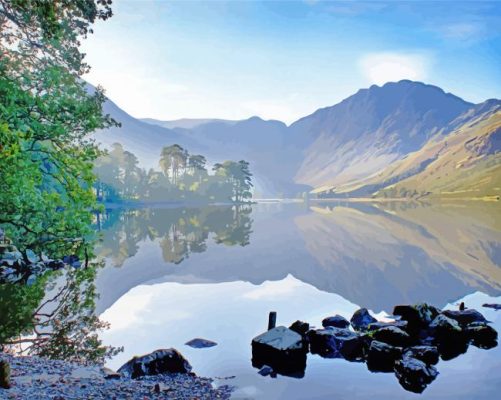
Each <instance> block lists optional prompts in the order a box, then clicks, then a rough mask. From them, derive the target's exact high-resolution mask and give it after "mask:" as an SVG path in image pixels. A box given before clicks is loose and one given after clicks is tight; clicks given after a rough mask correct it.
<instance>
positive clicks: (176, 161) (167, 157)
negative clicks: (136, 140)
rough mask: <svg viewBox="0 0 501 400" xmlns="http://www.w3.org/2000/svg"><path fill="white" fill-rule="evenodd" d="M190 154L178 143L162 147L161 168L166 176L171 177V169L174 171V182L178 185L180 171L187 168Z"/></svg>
mask: <svg viewBox="0 0 501 400" xmlns="http://www.w3.org/2000/svg"><path fill="white" fill-rule="evenodd" d="M188 157H189V154H188V152H187V151H186V150H185V149H183V148H182V147H181V146H179V145H178V144H173V145H172V146H167V147H164V148H163V149H162V152H161V154H160V168H161V169H162V171H163V172H164V174H165V176H166V177H167V178H168V177H169V171H172V175H171V176H172V183H173V184H174V185H177V183H178V180H179V172H180V171H181V169H185V168H186V162H187V160H188Z"/></svg>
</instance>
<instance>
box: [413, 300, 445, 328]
mask: <svg viewBox="0 0 501 400" xmlns="http://www.w3.org/2000/svg"><path fill="white" fill-rule="evenodd" d="M415 307H416V310H417V312H418V315H419V320H420V322H421V325H422V326H427V325H429V324H431V322H432V321H433V320H434V319H435V318H436V317H437V316H438V315H440V313H441V310H439V309H438V308H437V307H434V306H432V305H429V304H427V303H420V304H417V305H416V306H415Z"/></svg>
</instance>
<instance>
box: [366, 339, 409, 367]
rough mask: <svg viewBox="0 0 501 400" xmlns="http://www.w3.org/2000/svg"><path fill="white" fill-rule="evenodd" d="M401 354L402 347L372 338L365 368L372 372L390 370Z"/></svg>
mask: <svg viewBox="0 0 501 400" xmlns="http://www.w3.org/2000/svg"><path fill="white" fill-rule="evenodd" d="M401 356H402V348H400V347H394V346H390V345H389V344H386V343H383V342H379V341H377V340H373V341H372V342H371V345H370V347H369V352H368V354H367V368H369V370H370V371H374V372H391V371H393V367H394V365H395V361H396V360H397V359H399V358H400V357H401Z"/></svg>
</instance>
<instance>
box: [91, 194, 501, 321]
mask: <svg viewBox="0 0 501 400" xmlns="http://www.w3.org/2000/svg"><path fill="white" fill-rule="evenodd" d="M251 216H252V218H251ZM497 216H499V205H498V204H497V203H486V202H470V203H467V204H463V203H459V202H457V203H453V204H428V205H426V204H413V203H337V202H336V203H334V202H332V203H327V202H325V203H323V202H315V203H311V204H309V205H307V204H258V205H254V206H252V209H251V208H250V207H246V208H237V207H222V206H221V207H218V206H213V207H206V208H192V209H186V208H179V209H155V210H153V209H141V210H126V211H123V210H122V211H119V210H113V211H111V212H109V213H108V214H107V215H106V216H102V218H101V228H102V230H103V234H104V237H103V243H102V245H101V248H100V250H99V254H100V255H101V256H102V257H105V258H106V259H107V264H108V268H105V270H103V271H102V272H100V276H99V277H98V282H97V285H98V288H100V289H99V291H100V292H101V299H100V300H98V303H99V304H98V308H99V309H101V310H104V309H106V308H108V307H109V306H111V304H113V303H114V301H116V299H118V298H119V297H120V296H121V295H122V294H123V293H125V292H127V291H128V290H130V289H131V288H133V287H135V286H137V285H140V284H145V283H151V282H159V281H171V282H180V283H204V282H212V283H217V282H230V281H247V282H251V283H253V284H256V285H259V284H261V283H263V282H264V281H267V280H273V281H277V280H282V279H284V278H286V277H287V276H288V275H292V276H294V277H295V278H297V279H299V280H301V281H302V282H305V283H307V284H310V285H312V286H314V287H315V288H317V289H320V290H322V291H326V292H329V293H336V294H339V295H341V296H342V297H344V298H345V299H347V300H349V301H350V302H353V303H355V304H358V305H360V306H364V307H368V308H370V309H373V310H374V311H381V310H390V309H392V307H393V306H394V305H395V304H397V303H410V304H413V303H417V302H420V301H426V302H430V303H433V304H436V305H438V306H441V305H443V304H445V303H447V302H450V301H454V300H456V299H458V298H461V297H463V296H465V295H467V294H469V293H472V292H475V291H482V292H484V293H487V294H490V295H493V296H497V295H499V294H501V247H500V243H501V234H500V232H501V220H500V219H499V218H497ZM210 243H214V244H216V245H215V246H212V247H211V246H210V245H209V244H210ZM218 244H224V245H225V246H219V245H218ZM234 246H236V247H237V248H234V250H232V249H231V248H232V247H234ZM155 248H156V249H155ZM158 249H160V250H161V252H160V253H158ZM201 252H205V253H204V254H203V256H202V257H197V258H196V259H195V258H194V257H193V258H191V259H189V258H190V255H193V254H195V253H201ZM126 260H127V261H126ZM180 263H182V268H176V267H175V266H176V265H178V264H180ZM122 265H123V266H122ZM169 265H170V267H169ZM112 266H122V268H119V269H117V268H109V267H112ZM299 317H300V316H298V318H299Z"/></svg>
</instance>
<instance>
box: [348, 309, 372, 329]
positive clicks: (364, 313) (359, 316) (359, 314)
mask: <svg viewBox="0 0 501 400" xmlns="http://www.w3.org/2000/svg"><path fill="white" fill-rule="evenodd" d="M350 322H351V326H353V329H355V330H357V331H364V330H367V328H368V326H369V325H370V324H372V323H374V322H377V319H376V318H374V317H373V316H372V315H370V314H369V311H368V310H367V309H366V308H360V309H359V310H357V311H355V313H354V314H353V316H352V317H351V320H350Z"/></svg>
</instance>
